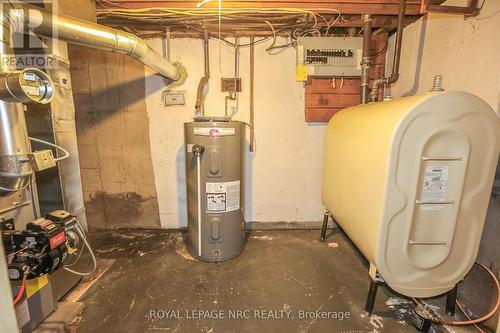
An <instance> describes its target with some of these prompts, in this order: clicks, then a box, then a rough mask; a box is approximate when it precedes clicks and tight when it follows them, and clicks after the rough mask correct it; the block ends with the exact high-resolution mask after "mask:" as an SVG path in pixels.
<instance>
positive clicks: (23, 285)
mask: <svg viewBox="0 0 500 333" xmlns="http://www.w3.org/2000/svg"><path fill="white" fill-rule="evenodd" d="M27 277H28V274H26V273H24V275H23V282H22V283H21V286H20V287H19V291H18V292H17V296H16V298H15V299H14V305H16V304H17V303H19V301H20V300H21V298H22V297H23V294H24V289H25V288H26V278H27Z"/></svg>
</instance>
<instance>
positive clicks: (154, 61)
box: [14, 4, 186, 85]
mask: <svg viewBox="0 0 500 333" xmlns="http://www.w3.org/2000/svg"><path fill="white" fill-rule="evenodd" d="M14 6H19V4H14ZM22 7H25V8H26V9H28V10H30V9H32V10H36V11H37V14H38V13H40V15H38V17H37V18H36V20H37V21H36V22H32V21H33V20H34V18H33V16H34V15H30V25H31V26H33V27H34V28H33V32H34V33H35V34H37V35H38V36H40V37H47V38H55V39H58V40H60V41H63V42H66V43H69V44H76V45H81V46H86V47H89V48H93V49H99V50H105V51H110V52H116V53H121V54H126V55H129V56H131V57H133V58H135V59H137V60H139V61H140V62H142V63H143V64H144V65H146V66H147V67H149V68H151V69H153V70H155V71H156V72H158V74H160V75H162V76H163V77H165V78H167V79H169V80H172V81H176V85H179V84H182V83H183V82H184V80H185V78H186V73H185V71H184V68H183V67H182V66H181V65H179V64H172V63H171V62H169V61H168V60H166V59H165V58H163V57H162V56H161V55H160V54H158V53H157V52H156V51H154V50H153V49H152V48H150V47H149V46H148V45H147V44H146V42H145V41H144V40H143V39H141V38H139V37H137V36H136V35H133V34H130V33H128V32H125V31H120V30H117V29H113V28H109V27H106V26H103V25H99V24H95V23H92V22H88V21H84V20H80V19H76V18H73V17H69V16H63V15H56V14H53V13H51V12H49V11H47V10H45V9H43V8H40V7H35V6H31V5H27V4H23V5H22ZM34 17H36V16H34ZM19 19H20V20H23V17H20V18H19ZM19 23H20V24H21V25H19V26H20V27H22V23H21V22H19Z"/></svg>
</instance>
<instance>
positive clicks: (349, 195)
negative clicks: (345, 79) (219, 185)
mask: <svg viewBox="0 0 500 333" xmlns="http://www.w3.org/2000/svg"><path fill="white" fill-rule="evenodd" d="M499 132H500V126H499V121H498V119H497V117H496V115H495V113H494V111H493V110H492V109H491V107H490V106H489V105H488V104H487V103H485V102H484V101H483V100H481V99H480V98H478V97H476V96H474V95H471V94H468V93H465V92H458V91H449V92H431V93H428V94H425V95H422V96H414V97H406V98H401V99H395V100H391V101H384V102H380V103H370V104H364V105H359V106H354V107H350V108H347V109H344V110H342V111H340V112H339V113H337V114H336V115H335V116H334V117H333V118H332V119H331V120H330V122H329V124H328V128H327V130H326V138H325V147H324V166H323V184H322V199H323V203H324V205H325V208H326V210H327V211H328V212H330V214H331V216H332V217H333V218H334V219H335V221H336V222H337V223H338V224H339V225H340V226H341V227H342V229H343V230H344V231H345V232H346V233H347V235H348V236H349V237H350V238H351V239H352V241H353V242H354V243H355V244H356V246H357V247H358V248H359V249H360V250H361V252H362V253H363V254H364V256H365V257H366V258H367V259H368V260H369V261H370V263H371V264H372V265H373V266H374V267H375V268H376V269H377V272H378V273H379V275H380V276H381V277H382V278H383V279H384V281H385V282H386V283H387V284H388V285H389V286H390V287H391V288H392V289H394V290H395V291H397V292H399V293H401V294H403V295H407V296H412V297H432V296H436V295H439V294H443V293H445V292H447V291H449V290H451V289H452V288H453V287H454V286H455V284H457V283H458V282H459V281H460V280H461V279H463V278H464V276H465V275H466V274H467V273H468V272H469V270H470V268H471V267H472V265H473V263H474V261H475V259H476V256H477V252H478V249H479V242H480V239H481V234H482V230H483V226H484V221H485V216H486V210H487V207H488V202H489V198H490V193H491V189H492V184H493V180H494V176H495V170H496V166H497V162H498V157H499V146H500V135H499Z"/></svg>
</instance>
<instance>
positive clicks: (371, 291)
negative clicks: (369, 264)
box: [365, 280, 378, 315]
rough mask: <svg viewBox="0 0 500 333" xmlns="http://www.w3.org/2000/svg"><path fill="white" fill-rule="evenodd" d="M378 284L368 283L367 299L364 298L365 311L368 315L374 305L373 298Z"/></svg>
mask: <svg viewBox="0 0 500 333" xmlns="http://www.w3.org/2000/svg"><path fill="white" fill-rule="evenodd" d="M377 289H378V282H377V281H374V280H372V281H371V282H370V289H369V290H368V297H367V298H366V305H365V311H366V312H368V314H369V315H371V314H372V312H373V306H374V305H375V297H376V296H377Z"/></svg>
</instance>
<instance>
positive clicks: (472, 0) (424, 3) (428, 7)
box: [420, 0, 479, 17]
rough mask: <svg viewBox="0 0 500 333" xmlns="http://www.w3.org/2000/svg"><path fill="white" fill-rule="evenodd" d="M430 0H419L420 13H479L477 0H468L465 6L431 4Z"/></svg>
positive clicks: (473, 14) (468, 15)
mask: <svg viewBox="0 0 500 333" xmlns="http://www.w3.org/2000/svg"><path fill="white" fill-rule="evenodd" d="M431 2H432V0H421V2H420V13H421V14H426V13H440V14H450V15H463V16H465V17H471V16H476V15H477V14H479V8H477V4H478V0H469V4H468V5H467V7H462V6H447V5H437V4H432V3H431Z"/></svg>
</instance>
